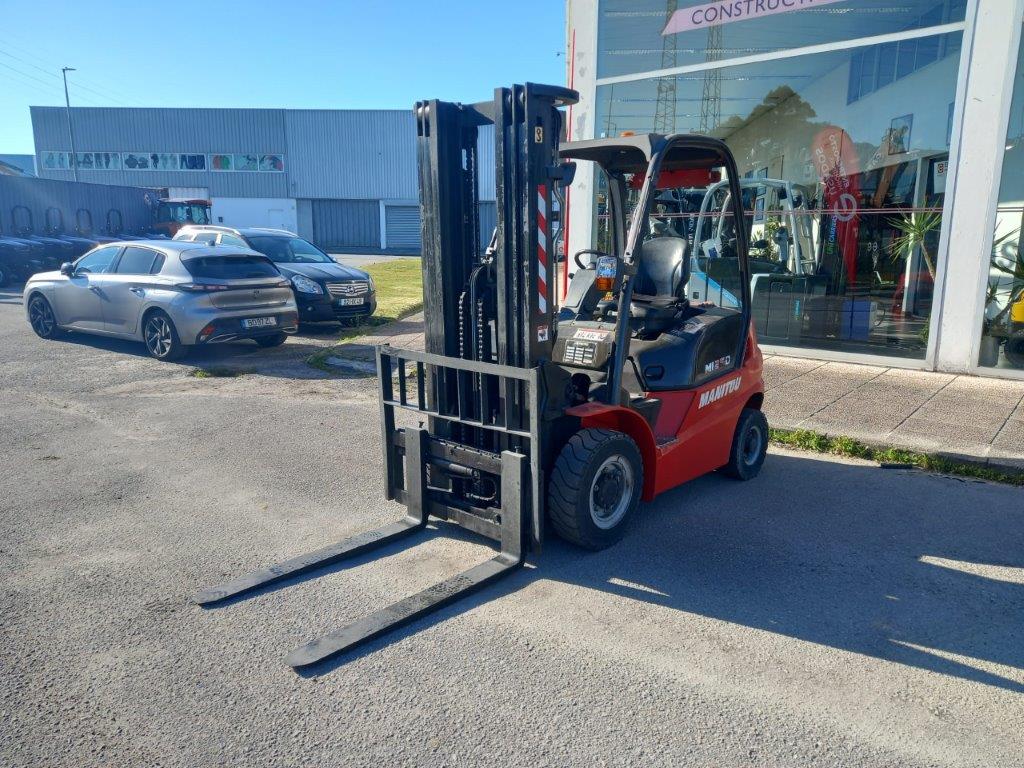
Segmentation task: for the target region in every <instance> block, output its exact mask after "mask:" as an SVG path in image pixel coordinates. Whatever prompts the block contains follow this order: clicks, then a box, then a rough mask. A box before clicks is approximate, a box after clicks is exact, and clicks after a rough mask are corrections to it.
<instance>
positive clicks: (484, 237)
mask: <svg viewBox="0 0 1024 768" xmlns="http://www.w3.org/2000/svg"><path fill="white" fill-rule="evenodd" d="M496 226H498V204H497V203H491V202H485V201H481V202H480V247H481V248H486V247H487V246H488V245H490V243H491V235H492V234H494V228H495V227H496Z"/></svg>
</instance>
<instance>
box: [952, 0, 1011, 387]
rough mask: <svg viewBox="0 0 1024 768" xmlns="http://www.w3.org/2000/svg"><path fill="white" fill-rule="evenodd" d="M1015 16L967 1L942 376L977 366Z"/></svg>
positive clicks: (1002, 3) (989, 2) (1005, 5)
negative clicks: (943, 372) (968, 3)
mask: <svg viewBox="0 0 1024 768" xmlns="http://www.w3.org/2000/svg"><path fill="white" fill-rule="evenodd" d="M1022 13H1024V0H975V2H972V3H970V5H969V7H968V15H967V26H966V29H965V31H964V46H963V51H962V52H961V56H962V57H964V59H963V62H962V64H961V69H960V72H961V81H962V86H961V91H960V100H959V102H958V105H957V113H958V114H957V115H955V116H954V136H953V139H952V143H953V145H954V146H953V147H951V150H953V151H951V153H950V161H951V174H952V176H951V178H950V179H949V183H948V184H947V194H946V204H945V210H946V212H947V215H946V216H945V219H944V221H943V225H942V230H943V231H942V234H943V238H942V239H943V242H944V243H945V248H944V250H943V251H942V252H941V253H940V258H941V260H942V264H943V267H942V269H941V270H940V273H939V276H938V281H937V285H936V290H935V298H936V301H935V303H934V305H933V306H934V309H933V316H932V340H933V345H934V349H936V357H935V366H936V368H938V369H939V370H943V371H951V372H967V371H972V370H974V369H975V367H976V366H977V362H978V347H979V343H980V340H981V319H982V313H983V312H984V309H985V286H986V283H987V280H988V273H989V254H990V252H991V250H992V228H993V226H994V223H995V215H996V203H997V201H998V196H999V178H1000V175H1001V171H1002V165H1003V152H1004V147H1005V145H1006V129H1007V124H1008V121H1009V115H1010V100H1011V98H1012V95H1013V79H1014V74H1015V72H1016V67H1017V48H1018V45H1019V44H1020V36H1021V17H1022ZM965 73H966V82H965V83H964V81H963V78H964V74H965ZM957 158H958V159H957ZM952 163H956V164H955V166H953V165H952ZM940 296H941V298H942V301H941V303H940V302H939V301H938V299H939V297H940Z"/></svg>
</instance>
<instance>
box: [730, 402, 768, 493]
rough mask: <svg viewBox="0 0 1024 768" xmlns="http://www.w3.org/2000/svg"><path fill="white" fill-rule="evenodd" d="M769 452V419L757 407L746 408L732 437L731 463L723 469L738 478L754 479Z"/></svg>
mask: <svg viewBox="0 0 1024 768" xmlns="http://www.w3.org/2000/svg"><path fill="white" fill-rule="evenodd" d="M767 453H768V419H766V418H765V417H764V414H763V413H761V411H759V410H757V409H756V408H744V409H743V411H742V413H740V420H739V423H738V424H737V425H736V433H735V434H734V435H733V437H732V449H731V450H730V451H729V463H728V464H726V465H725V466H724V467H722V471H723V472H725V474H727V475H728V476H729V477H734V478H736V479H737V480H752V479H753V478H755V477H757V473H758V472H760V471H761V465H762V464H764V457H765V455H766V454H767Z"/></svg>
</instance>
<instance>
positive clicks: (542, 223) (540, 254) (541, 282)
mask: <svg viewBox="0 0 1024 768" xmlns="http://www.w3.org/2000/svg"><path fill="white" fill-rule="evenodd" d="M547 195H548V188H547V185H545V184H538V185H537V294H538V296H537V311H538V312H539V313H540V314H542V315H546V314H547V312H548V204H547Z"/></svg>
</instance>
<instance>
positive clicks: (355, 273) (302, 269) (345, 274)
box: [276, 263, 370, 280]
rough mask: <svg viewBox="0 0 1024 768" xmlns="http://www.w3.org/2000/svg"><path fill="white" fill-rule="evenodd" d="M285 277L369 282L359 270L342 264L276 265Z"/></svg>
mask: <svg viewBox="0 0 1024 768" xmlns="http://www.w3.org/2000/svg"><path fill="white" fill-rule="evenodd" d="M276 266H277V268H278V269H279V270H281V274H283V275H285V276H286V277H291V276H292V275H303V276H304V277H308V278H310V279H311V280H369V279H370V276H369V275H367V274H366V273H365V272H363V270H361V269H355V268H354V267H346V266H345V265H344V264H337V263H335V264H295V263H290V264H277V265H276Z"/></svg>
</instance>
